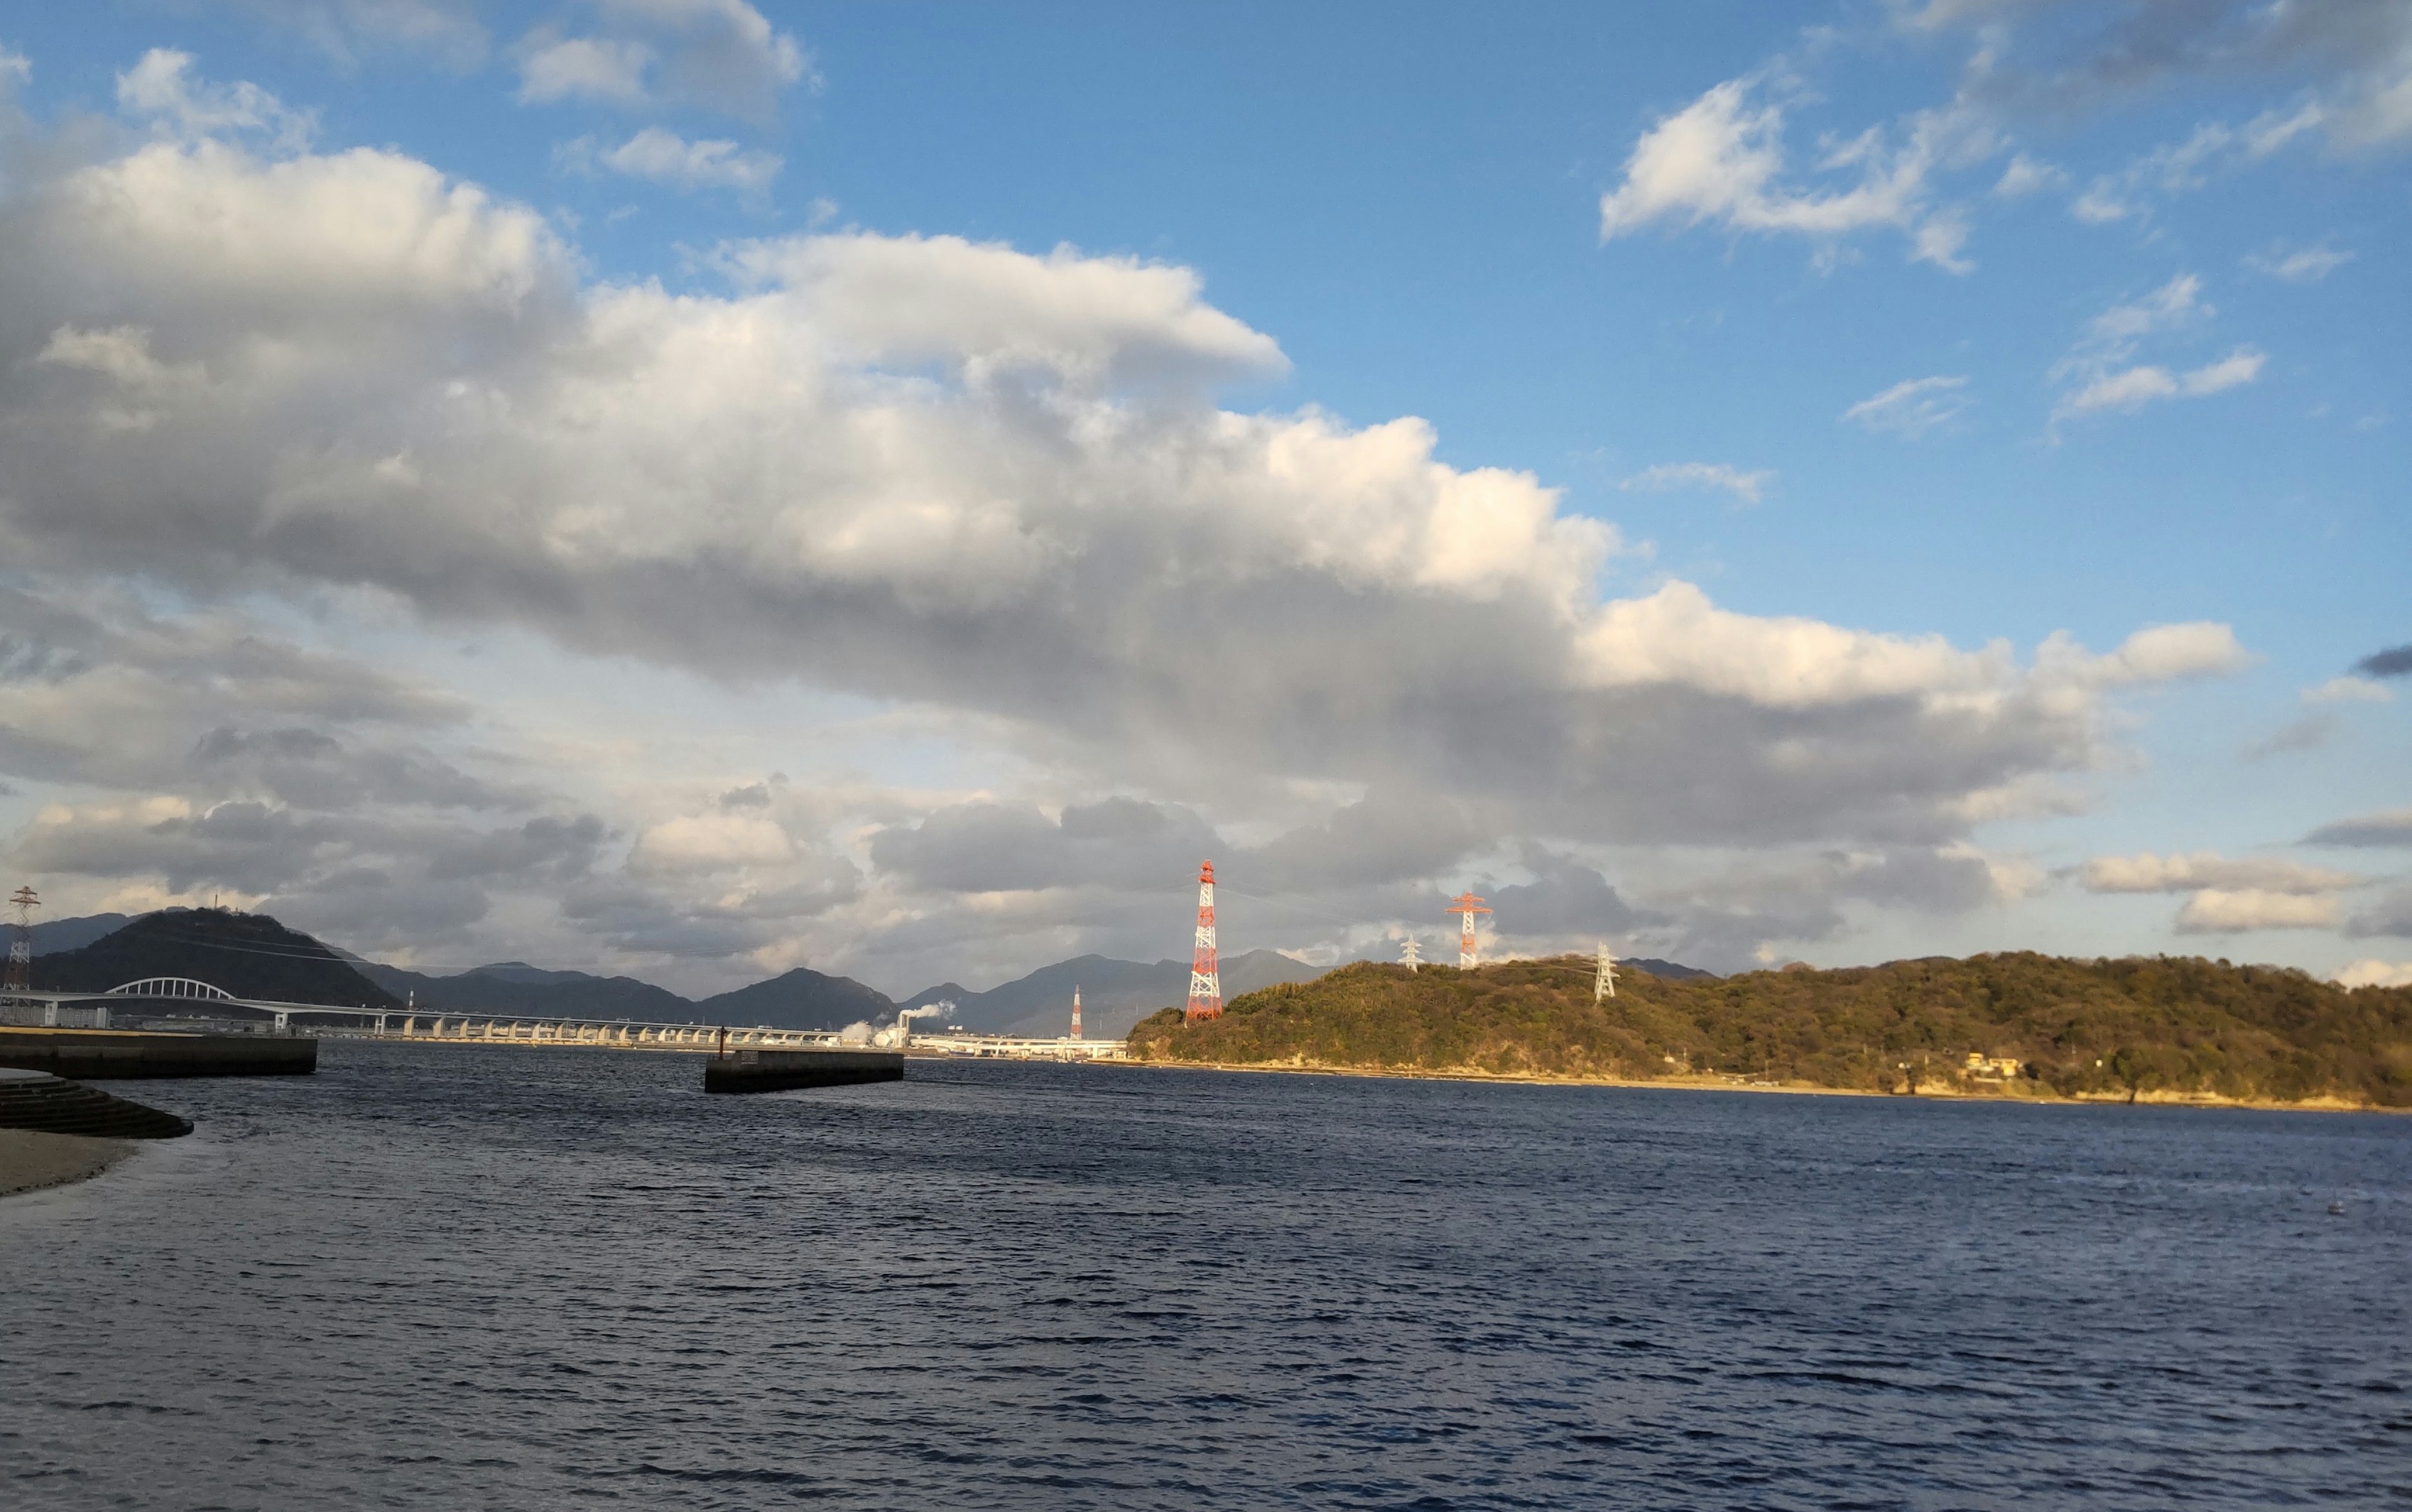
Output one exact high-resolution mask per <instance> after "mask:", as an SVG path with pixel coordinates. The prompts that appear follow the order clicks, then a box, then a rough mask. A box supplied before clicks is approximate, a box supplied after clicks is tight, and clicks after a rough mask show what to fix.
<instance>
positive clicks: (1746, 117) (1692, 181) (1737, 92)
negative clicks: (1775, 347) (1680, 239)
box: [1599, 78, 1978, 273]
mask: <svg viewBox="0 0 2412 1512" xmlns="http://www.w3.org/2000/svg"><path fill="white" fill-rule="evenodd" d="M1770 94H1771V90H1770V87H1769V84H1768V82H1767V81H1766V80H1764V79H1761V78H1746V79H1733V80H1728V81H1726V82H1724V83H1722V84H1718V85H1716V86H1714V87H1713V88H1712V89H1710V90H1709V91H1708V92H1707V93H1705V94H1703V95H1700V96H1699V98H1698V99H1696V100H1694V101H1693V102H1692V103H1691V104H1690V105H1687V106H1685V107H1684V109H1683V110H1678V111H1676V112H1674V113H1673V114H1671V115H1668V116H1665V117H1663V118H1661V119H1660V120H1659V121H1658V122H1657V123H1656V124H1655V125H1653V126H1652V127H1651V128H1650V129H1649V130H1648V131H1646V132H1644V133H1642V135H1641V138H1640V140H1639V141H1637V142H1636V143H1635V144H1634V147H1633V151H1632V154H1631V155H1629V156H1628V157H1627V158H1626V159H1625V177H1624V182H1623V183H1620V184H1618V185H1617V187H1616V188H1614V189H1612V190H1610V192H1609V193H1607V194H1605V195H1603V196H1601V198H1600V204H1599V235H1600V240H1601V241H1602V242H1610V241H1613V240H1615V239H1616V238H1618V237H1620V236H1627V235H1631V234H1632V233H1634V232H1636V231H1640V230H1642V229H1644V228H1648V227H1650V226H1652V225H1655V224H1660V223H1666V224H1671V225H1674V226H1677V227H1698V226H1702V225H1715V226H1720V227H1722V228H1725V229H1726V230H1728V231H1730V232H1734V233H1745V232H1747V233H1757V234H1783V235H1796V236H1803V237H1808V238H1811V239H1813V240H1816V241H1820V242H1833V241H1835V240H1837V239H1839V238H1842V237H1845V236H1847V235H1849V234H1851V233H1853V232H1857V231H1862V230H1868V229H1871V228H1888V229H1892V230H1897V231H1900V232H1902V233H1903V234H1904V235H1905V236H1907V237H1908V238H1909V239H1910V257H1911V260H1913V261H1926V262H1932V263H1934V264H1935V265H1936V266H1937V267H1940V268H1943V269H1945V270H1946V271H1948V272H1956V273H1964V272H1970V271H1972V270H1973V269H1974V267H1975V264H1974V263H1971V262H1969V261H1967V260H1966V259H1964V258H1963V257H1961V256H1960V251H1961V248H1962V246H1963V243H1964V242H1965V240H1966V228H1965V226H1964V225H1963V223H1962V222H1961V221H1960V220H1959V218H1958V217H1957V216H1956V215H1955V214H1954V213H1951V212H1949V211H1948V210H1940V209H1938V208H1936V206H1935V205H1934V203H1933V198H1932V195H1931V193H1930V182H1929V181H1930V178H1931V176H1932V175H1933V174H1934V171H1935V170H1936V169H1937V168H1938V167H1939V166H1941V165H1942V164H1944V163H1945V162H1947V161H1949V160H1950V159H1952V158H1953V157H1954V156H1955V155H1956V154H1963V153H1965V152H1967V151H1968V150H1969V149H1970V147H1971V145H1972V144H1973V143H1975V142H1977V140H1978V137H1977V134H1976V133H1974V132H1973V130H1972V128H1971V125H1970V123H1968V122H1966V121H1965V120H1964V119H1963V118H1962V117H1961V116H1960V115H1958V114H1957V113H1955V112H1952V111H1949V110H1934V111H1925V112H1921V113H1919V114H1916V115H1913V116H1910V117H1908V118H1906V119H1905V121H1904V122H1903V123H1902V124H1901V125H1900V126H1899V127H1898V128H1897V129H1895V130H1893V131H1890V132H1889V131H1886V130H1885V129H1883V128H1881V127H1871V128H1870V129H1869V130H1867V131H1865V132H1863V133H1861V134H1860V136H1858V137H1855V138H1853V139H1850V140H1848V141H1846V142H1843V143H1840V144H1838V145H1832V146H1830V147H1828V148H1827V149H1826V150H1825V151H1824V152H1823V153H1822V154H1820V155H1819V156H1818V158H1817V159H1816V163H1815V165H1814V167H1815V169H1816V171H1818V172H1819V173H1822V174H1824V175H1826V177H1825V178H1824V179H1823V180H1822V181H1820V182H1819V183H1816V184H1815V185H1814V186H1802V185H1800V184H1797V183H1794V182H1792V181H1791V179H1790V175H1789V167H1788V163H1787V153H1786V149H1785V144H1784V117H1785V110H1786V107H1785V105H1784V104H1783V103H1782V102H1780V101H1778V100H1776V99H1773V98H1771V97H1770Z"/></svg>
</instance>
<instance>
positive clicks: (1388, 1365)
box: [0, 1042, 2412, 1508]
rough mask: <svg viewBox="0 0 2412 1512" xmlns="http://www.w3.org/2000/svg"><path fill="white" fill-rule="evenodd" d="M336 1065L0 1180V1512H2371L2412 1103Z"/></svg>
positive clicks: (2411, 1164)
mask: <svg viewBox="0 0 2412 1512" xmlns="http://www.w3.org/2000/svg"><path fill="white" fill-rule="evenodd" d="M321 1064H322V1069H321V1070H320V1072H319V1074H318V1075H317V1076H316V1077H314V1078H308V1079H282V1080H267V1079H263V1080H226V1081H185V1082H153V1083H146V1084H143V1085H141V1086H139V1087H136V1086H125V1085H120V1086H118V1087H117V1088H116V1089H115V1090H117V1091H120V1092H125V1093H128V1094H132V1095H136V1096H140V1097H143V1098H145V1099H147V1100H149V1101H152V1102H154V1103H156V1104H159V1105H161V1106H165V1107H169V1108H174V1109H175V1110H177V1111H179V1112H182V1113H185V1114H187V1115H189V1116H191V1117H192V1118H193V1119H194V1120H195V1121H196V1122H197V1123H199V1125H200V1132H199V1133H198V1134H196V1135H194V1136H193V1137H192V1138H186V1139H183V1140H179V1141H175V1142H174V1143H171V1144H168V1145H162V1146H156V1147H153V1148H151V1149H148V1150H146V1151H145V1152H144V1153H143V1154H142V1155H140V1156H139V1157H138V1158H137V1159H136V1160H134V1161H133V1162H132V1163H130V1164H129V1165H127V1166H125V1167H120V1168H119V1169H118V1170H116V1171H114V1172H112V1173H111V1174H110V1175H109V1176H106V1177H103V1178H101V1179H100V1180H98V1181H96V1182H89V1183H86V1184H84V1185H82V1186H78V1187H72V1188H66V1189H61V1190H58V1191H53V1192H48V1193H42V1194H37V1195H33V1196H22V1197H15V1198H10V1199H8V1200H7V1202H5V1203H0V1503H5V1505H8V1506H11V1507H47V1506H76V1507H84V1506H126V1507H143V1508H154V1507H155V1508H168V1507H179V1508H181V1507H196V1508H198V1507H254V1506H257V1507H344V1508H350V1507H362V1506H410V1507H426V1508H453V1507H485V1506H512V1507H541V1506H561V1505H587V1504H603V1503H618V1504H621V1505H634V1506H644V1507H655V1506H661V1507H747V1506H772V1505H786V1504H788V1503H816V1504H820V1505H839V1506H851V1505H860V1506H892V1507H919V1506H1030V1507H1205V1506H1215V1507H1223V1506H1266V1505H1286V1506H1316V1507H1323V1506H1340V1507H1346V1506H1383V1507H1435V1508H1436V1507H1493V1506H1582V1505H1606V1506H1625V1505H1661V1506H1701V1507H1725V1506H1778V1507H1842V1506H1854V1507H1858V1506H1914V1507H1962V1506H1998V1505H2069V1506H2075V1505H2083V1506H2087V1507H2147V1506H2151V1507H2160V1506H2168V1505H2232V1506H2243V1505H2271V1504H2273V1503H2288V1502H2293V1503H2310V1504H2322V1503H2325V1504H2331V1505H2360V1506H2370V1505H2387V1504H2392V1505H2405V1503H2406V1502H2407V1501H2412V1243H2407V1240H2412V1204H2407V1197H2408V1196H2412V1120H2403V1119H2390V1118H2383V1117H2377V1116H2368V1117H2364V1116H2338V1115H2321V1114H2273V1113H2255V1112H2242V1111H2237V1112H2206V1111H2199V1110H2192V1111H2189V1110H2175V1109H2160V1108H2132V1109H2131V1108H2020V1107H2014V1106H2008V1105H1987V1104H1976V1105H1959V1106H1952V1105H1941V1104H1934V1103H1919V1104H1911V1103H1906V1102H1901V1101H1891V1100H1879V1099H1859V1098H1821V1097H1779V1096H1748V1095H1738V1094H1710V1093H1676V1092H1641V1091H1630V1092H1628V1091H1616V1090H1602V1089H1566V1088H1537V1087H1512V1086H1472V1085H1465V1084H1460V1083H1449V1082H1415V1081H1380V1080H1368V1079H1322V1078H1308V1077H1285V1076H1254V1075H1229V1074H1216V1073H1211V1072H1177V1071H1148V1070H1138V1069H1130V1068H1112V1067H1076V1066H1053V1065H964V1064H940V1063H931V1062H916V1063H913V1064H912V1066H911V1068H910V1073H909V1075H910V1078H911V1079H909V1080H907V1081H905V1082H904V1083H902V1084H901V1085H900V1084H893V1083H891V1084H889V1085H885V1086H875V1087H856V1088H844V1089H837V1090H831V1091H819V1092H798V1093H787V1094H776V1095H772V1096H758V1097H713V1098H709V1099H707V1098H706V1097H704V1096H703V1095H702V1094H701V1092H700V1082H701V1067H700V1064H699V1062H698V1061H697V1060H696V1059H694V1058H691V1057H686V1056H674V1055H661V1054H644V1053H635V1052H625V1051H609V1050H583V1051H581V1050H510V1049H501V1048H495V1049H481V1048H468V1047H463V1048H451V1047H427V1046H418V1047H406V1046H381V1045H374V1044H367V1043H341V1042H331V1043H329V1044H328V1045H327V1046H326V1047H325V1054H324V1057H323V1060H322V1063H321Z"/></svg>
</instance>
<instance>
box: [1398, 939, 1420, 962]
mask: <svg viewBox="0 0 2412 1512" xmlns="http://www.w3.org/2000/svg"><path fill="white" fill-rule="evenodd" d="M1421 948H1422V947H1419V946H1418V945H1417V944H1416V937H1415V936H1414V935H1412V934H1410V935H1408V936H1407V937H1406V939H1405V941H1403V942H1402V943H1401V944H1400V946H1399V964H1400V965H1402V966H1405V967H1406V968H1407V970H1409V971H1414V970H1415V969H1416V968H1417V967H1418V966H1420V965H1422V964H1423V960H1424V958H1423V956H1422V955H1421V954H1420V951H1421Z"/></svg>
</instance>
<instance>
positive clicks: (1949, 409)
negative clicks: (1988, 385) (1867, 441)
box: [1843, 374, 1971, 441]
mask: <svg viewBox="0 0 2412 1512" xmlns="http://www.w3.org/2000/svg"><path fill="white" fill-rule="evenodd" d="M1967 388H1968V379H1967V378H1966V376H1965V375H1962V376H1958V377H1949V376H1943V375H1940V374H1938V375H1936V376H1934V377H1931V378H1908V379H1905V380H1904V381H1902V382H1900V383H1896V384H1894V385H1893V386H1892V387H1891V388H1890V389H1886V390H1885V391H1884V392H1882V393H1880V394H1874V395H1871V396H1870V397H1868V398H1866V399H1862V400H1860V402H1859V403H1858V404H1853V405H1852V406H1851V407H1850V408H1848V409H1846V410H1845V411H1843V418H1844V419H1846V420H1855V421H1857V422H1858V423H1860V425H1864V426H1866V427H1867V428H1868V429H1869V430H1871V431H1882V432H1888V433H1891V434H1893V435H1898V436H1901V437H1903V438H1905V439H1907V440H1911V441H1915V440H1917V439H1918V438H1919V436H1922V435H1925V434H1926V433H1929V432H1931V431H1935V430H1939V429H1941V428H1942V427H1944V426H1947V425H1949V424H1950V423H1951V422H1952V421H1953V420H1955V419H1957V418H1959V417H1960V415H1961V413H1962V412H1963V411H1964V410H1966V409H1967V407H1968V405H1969V404H1970V403H1971V401H1970V400H1969V398H1968V395H1967Z"/></svg>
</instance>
